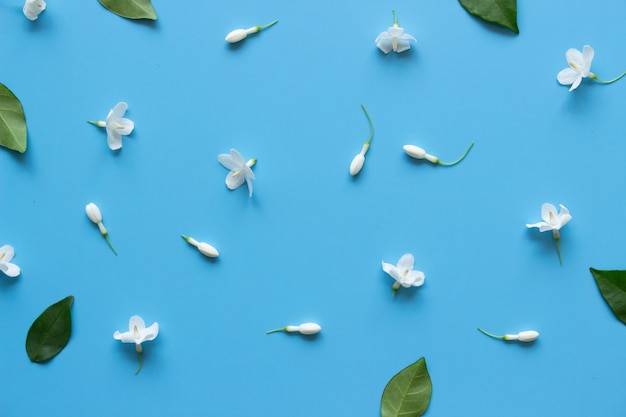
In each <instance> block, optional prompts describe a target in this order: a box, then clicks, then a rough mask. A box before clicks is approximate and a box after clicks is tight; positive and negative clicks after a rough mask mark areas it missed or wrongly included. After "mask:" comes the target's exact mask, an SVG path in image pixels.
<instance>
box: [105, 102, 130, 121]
mask: <svg viewBox="0 0 626 417" xmlns="http://www.w3.org/2000/svg"><path fill="white" fill-rule="evenodd" d="M127 109H128V104H126V103H124V102H123V101H122V102H120V103H117V104H116V105H115V107H113V108H112V109H111V111H109V114H108V115H107V124H108V122H109V120H116V119H121V118H122V117H123V116H124V114H125V113H126V110H127Z"/></svg>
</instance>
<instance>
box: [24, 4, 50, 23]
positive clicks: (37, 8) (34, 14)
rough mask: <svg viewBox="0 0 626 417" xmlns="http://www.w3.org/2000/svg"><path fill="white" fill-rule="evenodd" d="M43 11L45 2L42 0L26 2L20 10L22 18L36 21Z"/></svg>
mask: <svg viewBox="0 0 626 417" xmlns="http://www.w3.org/2000/svg"><path fill="white" fill-rule="evenodd" d="M44 10H46V2H45V1H44V0H26V1H25V2H24V8H23V9H22V11H23V12H24V16H26V18H28V20H37V18H38V17H39V15H40V14H41V12H43V11H44Z"/></svg>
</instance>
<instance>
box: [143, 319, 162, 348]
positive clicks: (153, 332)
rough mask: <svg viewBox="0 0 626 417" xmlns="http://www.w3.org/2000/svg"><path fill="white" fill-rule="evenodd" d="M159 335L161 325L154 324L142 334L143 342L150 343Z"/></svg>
mask: <svg viewBox="0 0 626 417" xmlns="http://www.w3.org/2000/svg"><path fill="white" fill-rule="evenodd" d="M158 334H159V323H157V322H154V323H152V325H151V326H150V327H148V328H147V329H145V330H144V331H143V332H141V342H142V343H143V342H149V341H150V340H154V339H155V338H156V337H157V335H158Z"/></svg>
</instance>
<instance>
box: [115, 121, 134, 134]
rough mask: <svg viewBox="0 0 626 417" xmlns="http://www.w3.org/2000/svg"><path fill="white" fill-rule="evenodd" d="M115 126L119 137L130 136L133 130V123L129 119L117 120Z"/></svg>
mask: <svg viewBox="0 0 626 417" xmlns="http://www.w3.org/2000/svg"><path fill="white" fill-rule="evenodd" d="M115 123H117V126H115V128H116V130H117V131H118V132H119V133H120V135H124V136H126V135H130V134H131V133H132V131H133V129H134V128H135V123H134V122H133V121H132V120H130V119H124V118H122V119H119V120H116V121H115Z"/></svg>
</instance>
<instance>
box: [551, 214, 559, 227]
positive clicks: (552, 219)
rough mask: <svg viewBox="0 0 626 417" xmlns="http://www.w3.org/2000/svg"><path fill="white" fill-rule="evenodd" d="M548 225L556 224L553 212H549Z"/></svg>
mask: <svg viewBox="0 0 626 417" xmlns="http://www.w3.org/2000/svg"><path fill="white" fill-rule="evenodd" d="M550 225H552V226H556V225H557V224H556V219H555V218H554V213H552V212H550Z"/></svg>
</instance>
